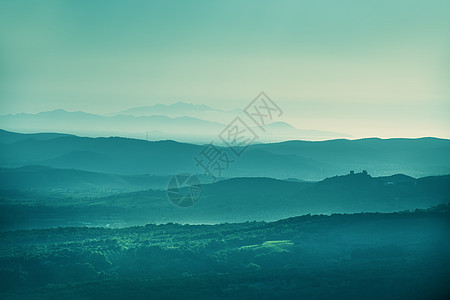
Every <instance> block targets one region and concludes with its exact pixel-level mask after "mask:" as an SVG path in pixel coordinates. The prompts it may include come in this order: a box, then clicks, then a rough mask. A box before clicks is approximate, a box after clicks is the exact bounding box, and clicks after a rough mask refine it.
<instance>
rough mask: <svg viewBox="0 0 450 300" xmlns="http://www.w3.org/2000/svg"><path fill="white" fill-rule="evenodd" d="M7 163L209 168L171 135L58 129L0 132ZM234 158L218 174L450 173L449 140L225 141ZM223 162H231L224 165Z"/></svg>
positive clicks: (0, 153)
mask: <svg viewBox="0 0 450 300" xmlns="http://www.w3.org/2000/svg"><path fill="white" fill-rule="evenodd" d="M0 144H1V148H0V167H2V168H17V167H22V166H26V165H41V166H49V167H54V168H66V169H71V168H73V169H80V170H84V171H90V172H100V173H110V174H117V175H143V174H150V175H158V176H167V175H174V174H178V173H183V172H188V173H193V174H203V173H204V172H205V170H204V169H202V168H201V167H200V166H197V165H196V164H197V163H196V162H195V161H194V157H199V156H200V153H201V152H202V151H203V150H204V149H205V145H196V144H189V143H179V142H175V141H171V140H165V141H145V140H138V139H128V138H118V137H110V138H89V137H78V136H74V135H59V134H51V135H49V134H20V133H13V132H7V131H4V130H3V131H0ZM218 149H221V150H222V151H224V152H225V153H227V154H228V157H229V159H230V161H232V162H231V163H230V164H229V166H228V168H227V169H225V170H223V172H222V174H216V175H220V176H218V177H223V178H227V177H242V176H246V177H252V176H265V177H272V178H278V179H285V178H291V177H292V178H298V179H303V180H313V181H314V180H323V179H324V178H326V177H331V176H334V175H337V174H341V175H342V174H347V173H348V172H349V171H350V170H355V171H361V170H367V171H368V172H369V173H370V174H372V175H373V176H388V175H392V174H397V173H401V174H405V175H408V176H413V177H424V176H430V175H445V174H449V173H450V156H449V155H448V154H449V153H450V140H446V139H437V138H421V139H375V138H373V139H360V140H345V139H338V140H329V141H316V142H313V141H288V142H282V143H269V144H254V145H251V146H249V147H248V148H247V149H246V150H245V151H244V152H243V154H242V155H241V157H237V156H236V155H235V154H233V152H231V151H230V149H228V148H227V147H218ZM223 167H224V166H223Z"/></svg>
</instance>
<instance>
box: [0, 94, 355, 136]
mask: <svg viewBox="0 0 450 300" xmlns="http://www.w3.org/2000/svg"><path fill="white" fill-rule="evenodd" d="M237 116H240V117H241V118H242V119H245V118H246V116H245V115H244V113H243V112H242V111H241V110H237V109H236V110H229V111H223V110H217V109H214V108H211V107H208V106H206V105H194V104H189V103H183V102H178V103H175V104H172V105H163V104H158V105H154V106H145V107H138V108H132V109H128V110H125V111H122V112H118V113H116V114H109V115H98V114H92V113H86V112H82V111H75V112H68V111H65V110H63V109H57V110H53V111H46V112H40V113H36V114H27V113H20V114H14V115H13V114H8V115H3V116H0V128H3V129H6V130H10V131H19V132H26V133H30V132H55V131H57V132H61V133H66V134H76V135H81V136H90V137H100V136H120V137H128V138H138V139H147V140H161V139H173V140H178V141H184V142H193V143H207V142H210V141H213V140H218V138H217V136H218V135H219V134H220V133H221V132H222V131H223V130H224V129H225V128H226V126H227V125H228V124H229V123H230V122H231V121H232V120H233V119H235V118H236V117H237ZM247 122H248V126H249V127H251V128H253V130H254V131H259V128H257V127H256V125H255V124H253V123H252V121H251V120H247ZM266 129H267V130H266V131H265V132H264V134H261V135H260V136H259V140H258V141H259V142H274V141H284V140H290V139H308V140H317V139H330V138H337V137H341V138H342V137H350V135H348V134H345V133H336V132H331V131H320V130H303V129H297V128H295V127H294V126H292V125H290V124H288V123H283V122H273V123H269V124H268V125H267V126H266Z"/></svg>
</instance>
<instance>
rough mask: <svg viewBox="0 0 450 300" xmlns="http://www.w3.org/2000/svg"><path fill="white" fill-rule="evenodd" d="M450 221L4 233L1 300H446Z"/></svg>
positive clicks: (442, 212) (354, 219) (425, 215)
mask: <svg viewBox="0 0 450 300" xmlns="http://www.w3.org/2000/svg"><path fill="white" fill-rule="evenodd" d="M449 217H450V212H449V209H448V205H442V206H440V207H438V208H435V209H433V210H432V211H417V212H408V213H406V212H405V213H393V214H354V215H332V216H309V215H307V216H302V217H295V218H290V219H285V220H281V221H278V222H272V223H266V222H246V223H239V224H220V225H210V226H208V225H180V224H173V223H169V224H165V225H154V224H149V225H146V226H137V227H129V228H123V229H107V228H88V227H72V228H55V229H41V230H26V231H14V232H3V233H0V296H1V297H2V298H20V297H23V298H33V297H36V298H40V297H46V298H52V297H54V298H58V297H68V298H70V297H75V298H77V297H79V296H80V295H83V297H84V298H105V299H106V298H109V299H110V298H120V297H127V298H130V297H132V298H147V299H148V298H149V297H151V296H153V297H154V298H177V297H179V298H183V299H186V298H193V299H194V298H195V299H200V298H202V297H203V298H208V299H211V298H212V299H214V298H243V299H245V298H252V297H255V296H258V297H259V298H263V299H264V298H267V299H269V298H274V297H281V296H283V297H288V298H289V297H293V296H294V295H302V296H304V297H319V298H339V297H342V298H348V297H356V298H361V296H364V297H365V298H371V297H372V298H379V297H384V298H399V297H400V298H401V297H405V298H406V297H408V296H414V297H416V296H417V295H423V296H427V297H428V296H430V295H431V296H433V297H438V296H443V295H447V293H449V289H448V288H447V287H446V286H445V285H444V282H445V279H446V278H447V279H448V278H449V277H448V276H449V275H450V259H449V254H450V242H449V241H448V238H447V234H448V232H447V231H448V228H450V227H449V225H450V218H449ZM411 283H418V284H417V285H414V284H411ZM419 283H420V284H419ZM387 291H389V293H390V294H387ZM361 293H362V294H361Z"/></svg>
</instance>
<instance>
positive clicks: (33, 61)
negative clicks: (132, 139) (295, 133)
mask: <svg viewBox="0 0 450 300" xmlns="http://www.w3.org/2000/svg"><path fill="white" fill-rule="evenodd" d="M262 90H264V91H266V92H267V93H268V94H269V95H270V96H271V97H272V98H273V99H274V100H275V101H276V102H277V103H278V104H279V106H281V107H282V108H283V109H284V111H285V115H284V116H283V120H282V121H287V122H290V123H291V124H293V125H295V126H296V127H298V128H304V129H323V130H334V131H339V132H346V133H349V134H353V135H354V136H355V137H360V136H380V137H391V136H405V137H412V136H440V137H447V138H450V121H449V120H450V118H449V117H448V116H449V112H450V1H448V0H442V1H438V0H426V1H425V0H424V1H417V0H405V1H395V0H377V1H362V0H359V1H357V0H355V1H346V0H341V1H334V0H328V1H319V0H315V1H243V0H240V1H220V2H219V1H211V0H209V1H110V0H108V1H92V0H88V1H81V0H73V1H17V0H15V1H2V2H1V4H0V101H1V102H0V103H1V104H0V110H1V114H6V113H18V112H31V113H32V112H39V111H45V110H51V109H56V108H63V109H66V110H83V111H87V112H95V113H109V112H114V111H119V110H122V109H126V108H129V107H134V106H143V105H152V104H156V103H167V104H170V103H174V102H178V101H185V102H191V103H198V104H200V103H202V104H207V105H210V106H214V107H218V108H223V109H231V108H243V107H245V106H246V105H247V103H248V102H249V101H251V100H252V99H253V97H255V96H256V95H257V94H258V93H259V92H260V91H262Z"/></svg>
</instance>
